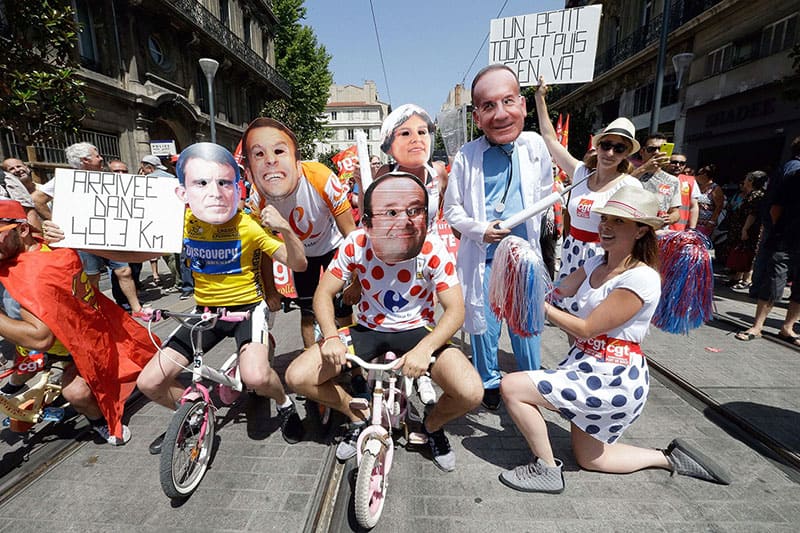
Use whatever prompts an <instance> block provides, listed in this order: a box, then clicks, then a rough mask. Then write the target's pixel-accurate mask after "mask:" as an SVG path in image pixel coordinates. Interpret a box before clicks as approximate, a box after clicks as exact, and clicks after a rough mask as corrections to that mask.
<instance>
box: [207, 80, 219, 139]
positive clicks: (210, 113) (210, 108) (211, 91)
mask: <svg viewBox="0 0 800 533" xmlns="http://www.w3.org/2000/svg"><path fill="white" fill-rule="evenodd" d="M206 80H208V116H209V118H210V119H211V123H210V127H211V142H212V143H216V142H217V125H216V122H215V120H214V76H213V75H210V76H209V75H208V74H206Z"/></svg>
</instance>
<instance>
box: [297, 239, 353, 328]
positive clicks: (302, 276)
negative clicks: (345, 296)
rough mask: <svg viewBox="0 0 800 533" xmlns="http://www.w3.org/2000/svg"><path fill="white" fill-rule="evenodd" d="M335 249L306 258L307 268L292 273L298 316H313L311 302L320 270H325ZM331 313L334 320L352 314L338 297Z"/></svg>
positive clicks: (348, 307)
mask: <svg viewBox="0 0 800 533" xmlns="http://www.w3.org/2000/svg"><path fill="white" fill-rule="evenodd" d="M335 253H336V249H333V250H331V251H330V252H328V253H326V254H324V255H319V256H317V257H307V258H306V259H307V260H308V268H306V270H305V271H304V272H293V276H294V288H295V290H296V291H297V305H298V307H300V314H301V315H303V316H314V308H313V305H312V303H313V300H314V292H315V291H316V290H317V286H319V278H320V276H321V272H320V271H321V270H327V269H328V265H330V264H331V261H332V260H333V255H334V254H335ZM333 312H334V315H335V316H336V318H344V317H348V316H350V315H351V314H352V313H353V310H352V308H351V307H350V306H349V305H345V304H344V302H343V301H342V298H341V296H340V295H337V297H336V298H335V299H334V301H333Z"/></svg>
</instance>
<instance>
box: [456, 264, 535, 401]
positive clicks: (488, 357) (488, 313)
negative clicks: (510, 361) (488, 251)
mask: <svg viewBox="0 0 800 533" xmlns="http://www.w3.org/2000/svg"><path fill="white" fill-rule="evenodd" d="M491 273H492V264H491V262H487V263H486V270H485V272H484V275H483V314H484V316H485V317H486V331H484V332H483V333H481V334H480V335H470V342H471V343H472V364H473V365H475V369H476V370H477V371H478V374H479V375H480V376H481V381H483V388H484V389H496V388H498V387H500V378H501V377H502V376H501V375H500V367H499V365H498V363H497V344H498V343H499V341H500V327H501V325H502V324H501V322H500V321H499V320H498V319H497V316H495V314H494V313H493V312H492V310H491V309H490V308H489V278H490V277H491ZM506 327H508V326H506ZM508 335H509V337H511V348H512V349H513V350H514V357H516V359H517V369H518V370H538V369H539V367H540V366H541V362H542V356H541V346H540V344H541V342H540V341H541V339H540V337H539V335H534V336H531V337H527V338H525V337H520V336H518V335H515V334H514V333H512V332H511V330H508Z"/></svg>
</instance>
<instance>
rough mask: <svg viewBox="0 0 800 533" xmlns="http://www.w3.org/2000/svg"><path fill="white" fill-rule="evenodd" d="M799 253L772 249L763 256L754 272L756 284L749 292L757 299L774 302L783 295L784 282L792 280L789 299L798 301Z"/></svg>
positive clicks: (799, 294)
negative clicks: (757, 270) (758, 269)
mask: <svg viewBox="0 0 800 533" xmlns="http://www.w3.org/2000/svg"><path fill="white" fill-rule="evenodd" d="M799 260H800V254H797V253H790V252H785V251H773V252H772V253H771V254H769V255H766V256H765V257H764V258H763V263H762V264H761V265H760V272H758V273H755V274H756V275H755V276H754V277H755V281H756V283H757V285H756V286H755V287H753V289H752V291H751V294H752V293H754V296H755V297H756V298H758V299H759V300H764V301H767V302H775V301H778V300H780V299H781V297H782V296H783V289H784V288H785V287H786V282H787V281H791V282H792V294H791V296H790V300H791V301H792V302H793V303H800V264H798V261H799Z"/></svg>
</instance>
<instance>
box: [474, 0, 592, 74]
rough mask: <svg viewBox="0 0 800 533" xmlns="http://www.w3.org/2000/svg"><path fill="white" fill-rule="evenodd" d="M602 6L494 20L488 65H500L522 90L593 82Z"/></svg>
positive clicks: (490, 34) (490, 35) (491, 28)
mask: <svg viewBox="0 0 800 533" xmlns="http://www.w3.org/2000/svg"><path fill="white" fill-rule="evenodd" d="M602 9H603V8H602V5H599V4H598V5H591V6H584V7H576V8H573V9H562V10H560V11H546V12H544V13H531V14H530V15H519V16H516V17H506V18H501V19H493V20H492V21H491V26H490V31H489V63H490V64H492V63H503V64H504V65H508V66H509V67H511V69H512V70H513V71H514V72H516V73H517V77H518V78H519V82H520V85H522V86H529V85H539V76H543V77H544V81H545V82H546V83H547V84H548V85H554V84H558V83H579V82H586V81H591V80H592V78H593V76H594V61H595V56H596V54H597V37H598V33H599V30H600V16H601V14H602Z"/></svg>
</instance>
